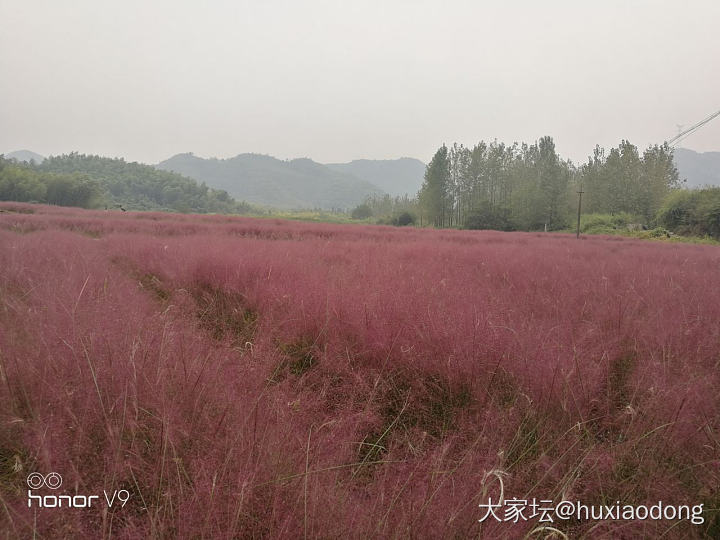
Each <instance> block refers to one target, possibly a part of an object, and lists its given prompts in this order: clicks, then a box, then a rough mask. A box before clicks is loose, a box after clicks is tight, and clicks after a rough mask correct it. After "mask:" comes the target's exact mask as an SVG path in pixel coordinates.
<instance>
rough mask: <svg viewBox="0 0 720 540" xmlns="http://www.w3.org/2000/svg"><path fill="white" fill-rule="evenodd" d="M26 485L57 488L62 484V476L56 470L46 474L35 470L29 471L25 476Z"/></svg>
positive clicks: (35, 487) (32, 487) (38, 487)
mask: <svg viewBox="0 0 720 540" xmlns="http://www.w3.org/2000/svg"><path fill="white" fill-rule="evenodd" d="M27 485H28V487H29V488H30V489H40V488H41V487H43V486H45V487H48V488H50V489H57V488H59V487H60V486H62V476H60V475H59V474H58V473H56V472H51V473H48V474H47V475H46V476H43V475H42V474H40V473H37V472H34V473H30V474H29V475H28V477H27Z"/></svg>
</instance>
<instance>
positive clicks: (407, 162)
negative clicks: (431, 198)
mask: <svg viewBox="0 0 720 540" xmlns="http://www.w3.org/2000/svg"><path fill="white" fill-rule="evenodd" d="M327 166H328V167H330V168H331V169H334V170H336V171H341V172H344V173H346V174H352V175H353V176H356V177H357V178H360V179H361V180H365V181H367V182H370V183H372V184H375V185H376V186H378V187H379V188H381V189H382V190H383V191H384V192H385V193H387V194H389V195H391V196H400V197H402V196H404V195H415V194H416V193H417V191H418V189H420V186H421V185H422V181H423V175H424V174H425V164H424V163H423V162H422V161H420V160H419V159H413V158H400V159H356V160H354V161H351V162H349V163H328V164H327Z"/></svg>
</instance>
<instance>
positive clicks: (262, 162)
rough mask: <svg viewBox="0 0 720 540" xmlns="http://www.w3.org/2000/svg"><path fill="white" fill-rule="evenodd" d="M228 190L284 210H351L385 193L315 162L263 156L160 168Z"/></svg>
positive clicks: (190, 158) (173, 162) (185, 161)
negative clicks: (371, 197)
mask: <svg viewBox="0 0 720 540" xmlns="http://www.w3.org/2000/svg"><path fill="white" fill-rule="evenodd" d="M157 167H158V169H162V170H165V171H175V172H177V173H180V174H183V175H186V176H189V177H191V178H195V179H196V180H198V181H202V182H206V183H207V184H208V185H210V186H212V187H214V188H218V189H224V190H227V191H228V193H230V194H231V195H233V196H235V197H237V198H240V199H242V200H245V201H248V202H249V203H253V204H258V205H264V206H272V207H275V208H284V209H300V208H325V209H331V208H335V209H338V208H341V209H342V208H351V207H353V206H355V205H357V204H360V203H361V202H362V201H363V199H365V198H366V197H368V196H372V195H377V194H380V193H382V190H380V188H378V187H377V186H375V185H373V184H371V183H370V182H367V181H364V180H360V179H358V178H356V177H354V176H352V175H349V174H346V173H343V172H341V171H335V170H332V169H330V168H329V167H326V166H325V165H321V164H320V163H316V162H314V161H312V160H310V159H293V160H291V161H281V160H279V159H276V158H274V157H271V156H264V155H260V154H240V155H238V156H235V157H234V158H230V159H216V158H211V159H204V158H200V157H197V156H195V155H193V154H190V153H188V154H178V155H176V156H173V157H171V158H170V159H168V160H165V161H163V162H162V163H159V164H158V165H157Z"/></svg>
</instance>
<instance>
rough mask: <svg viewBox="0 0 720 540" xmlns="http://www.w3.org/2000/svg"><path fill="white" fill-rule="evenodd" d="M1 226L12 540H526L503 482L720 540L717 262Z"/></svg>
mask: <svg viewBox="0 0 720 540" xmlns="http://www.w3.org/2000/svg"><path fill="white" fill-rule="evenodd" d="M0 210H4V211H3V212H0V425H1V426H2V429H0V516H1V517H0V532H1V533H2V535H3V537H30V536H32V535H33V534H37V535H39V536H40V537H48V538H59V537H71V536H75V537H80V536H88V537H89V536H93V537H99V536H102V537H117V538H140V537H181V538H189V537H213V538H233V537H236V538H237V537H240V538H260V537H273V538H275V537H282V538H298V537H303V536H304V535H306V536H307V537H313V538H316V537H321V538H335V537H341V536H342V537H345V536H350V537H353V538H367V537H371V536H374V537H391V538H398V537H399V538H404V537H412V538H441V537H446V538H453V537H455V538H464V537H481V538H498V537H504V538H522V537H523V536H524V535H526V534H528V533H529V532H530V531H532V530H533V529H535V528H536V527H537V526H539V525H542V524H541V523H539V522H538V518H537V517H535V518H533V519H530V520H528V521H523V520H521V521H520V522H519V523H517V524H514V523H497V522H495V520H492V519H491V520H489V521H485V522H484V523H480V522H479V521H478V520H479V519H480V518H481V517H483V515H484V511H483V510H482V509H480V508H478V504H480V503H487V499H488V497H493V500H494V501H497V500H498V498H499V496H500V483H499V481H498V476H500V477H501V478H502V480H503V489H504V495H505V497H506V498H508V499H509V498H512V497H516V498H518V499H532V498H536V499H537V500H538V501H539V500H541V499H551V500H554V501H555V503H558V502H560V500H562V499H571V500H579V501H582V502H583V503H584V504H587V505H591V504H594V505H601V504H603V505H614V504H615V503H616V501H620V502H621V504H648V505H651V504H655V503H657V501H663V502H665V503H667V504H676V505H679V504H685V505H690V506H692V505H696V504H701V503H702V504H703V505H704V514H703V518H704V523H703V524H701V525H693V524H690V523H688V522H687V521H682V522H677V521H676V520H660V521H656V520H636V521H604V522H598V521H592V520H590V521H577V520H568V521H559V522H558V521H557V520H556V523H554V524H553V526H554V527H557V528H558V529H560V530H562V531H564V532H565V533H566V534H568V535H569V536H570V537H573V538H576V537H583V536H585V537H588V538H598V537H604V538H635V537H656V536H660V535H662V534H665V535H666V536H665V538H687V537H698V538H700V537H703V536H709V537H713V535H716V536H717V535H718V534H720V517H718V516H719V514H718V511H717V509H718V508H719V507H720V415H719V411H720V249H718V248H717V247H715V246H703V245H684V244H656V243H650V242H644V241H635V240H628V239H619V238H612V237H608V238H603V237H592V238H589V237H586V238H583V239H581V240H580V241H578V240H576V239H575V238H574V237H573V236H570V235H548V234H530V233H499V232H475V231H434V230H418V229H397V228H390V227H374V226H357V225H323V224H306V223H299V222H289V221H281V220H256V219H248V218H233V217H227V216H187V215H173V214H152V213H131V212H128V213H122V214H121V213H116V212H91V211H82V210H75V209H66V208H55V207H47V206H38V205H21V204H0ZM33 471H38V472H41V473H43V474H46V473H48V472H50V471H57V472H59V473H60V474H61V475H62V477H63V486H62V488H61V489H60V490H59V491H58V493H63V494H76V493H86V494H100V495H102V492H103V490H105V491H107V492H112V490H117V489H126V490H128V492H129V493H130V495H131V496H130V499H129V502H128V503H127V504H126V505H125V506H124V507H122V508H118V507H113V508H111V509H109V510H108V509H107V505H105V503H104V501H102V499H101V503H102V504H101V505H99V506H98V507H93V508H90V509H57V508H56V509H52V508H42V509H39V510H36V509H34V508H28V504H27V485H26V477H27V475H28V474H29V473H30V472H33ZM491 471H498V472H497V473H492V472H491ZM43 493H44V492H43ZM103 506H104V507H105V509H104V510H103ZM525 514H526V515H529V510H528V511H526V513H525Z"/></svg>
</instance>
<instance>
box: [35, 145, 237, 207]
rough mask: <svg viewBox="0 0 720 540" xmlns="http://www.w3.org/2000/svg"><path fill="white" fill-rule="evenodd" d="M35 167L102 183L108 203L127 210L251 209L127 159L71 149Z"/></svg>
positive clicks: (217, 192) (224, 195) (225, 195)
mask: <svg viewBox="0 0 720 540" xmlns="http://www.w3.org/2000/svg"><path fill="white" fill-rule="evenodd" d="M35 170H37V171H39V172H46V173H56V174H79V175H83V176H84V177H87V178H88V179H90V180H92V181H94V182H97V183H98V184H99V186H100V188H101V189H102V191H103V195H104V198H105V201H106V203H107V204H108V206H122V207H123V208H125V209H127V210H167V211H175V212H195V213H208V212H216V213H245V212H247V211H249V210H250V209H251V208H250V206H249V205H248V204H246V203H239V202H237V201H235V200H234V199H233V198H232V197H231V196H230V195H228V193H227V192H225V191H222V190H216V189H210V188H208V186H206V185H205V184H204V183H201V184H199V183H198V182H196V181H195V180H193V179H191V178H186V177H184V176H181V175H179V174H174V173H171V172H167V171H161V170H158V169H156V168H155V167H151V166H150V165H143V164H141V163H135V162H133V163H128V162H126V161H125V160H124V159H118V158H106V157H100V156H87V155H84V154H78V153H71V154H67V155H63V156H55V157H53V156H51V157H49V158H47V159H46V160H45V161H43V162H42V164H40V165H36V166H35Z"/></svg>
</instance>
